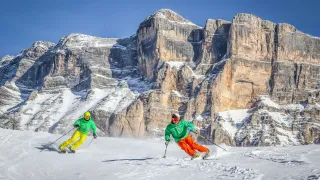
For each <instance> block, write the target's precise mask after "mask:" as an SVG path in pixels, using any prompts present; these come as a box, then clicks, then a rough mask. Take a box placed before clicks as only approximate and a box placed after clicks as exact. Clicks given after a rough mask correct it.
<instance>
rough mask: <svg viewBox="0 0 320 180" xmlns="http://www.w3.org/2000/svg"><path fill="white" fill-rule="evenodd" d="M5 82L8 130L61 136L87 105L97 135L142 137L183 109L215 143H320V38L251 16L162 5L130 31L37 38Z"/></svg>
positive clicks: (1, 101)
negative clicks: (201, 20) (202, 18)
mask: <svg viewBox="0 0 320 180" xmlns="http://www.w3.org/2000/svg"><path fill="white" fill-rule="evenodd" d="M0 79H1V81H0V86H1V87H0V97H1V98H0V127H4V128H12V129H22V130H23V129H28V130H35V131H48V132H52V133H61V132H65V131H66V130H67V129H68V128H70V127H71V126H72V122H73V121H74V120H75V119H77V118H79V117H81V115H82V112H84V111H87V110H90V111H91V112H92V114H93V117H94V119H95V122H96V124H97V126H98V128H99V133H100V135H106V136H116V137H118V136H125V137H136V138H142V137H145V136H155V135H161V136H162V135H163V128H164V127H165V126H166V125H167V124H168V123H169V122H170V116H171V114H172V113H174V112H175V113H177V112H178V113H180V114H181V115H183V117H184V118H185V119H187V120H190V121H192V122H193V123H194V124H196V125H197V126H198V127H199V128H200V129H201V133H203V135H205V136H207V137H208V138H210V139H211V140H214V141H215V142H217V143H226V144H229V145H234V146H257V145H263V146H264V145H276V144H284V145H285V144H308V143H319V141H320V140H319V139H320V138H319V132H320V128H319V123H320V122H319V119H320V110H319V104H320V100H319V97H320V95H319V94H320V91H319V89H320V39H319V38H316V37H312V36H310V35H307V34H304V33H302V32H300V31H298V30H297V29H296V28H295V27H293V26H291V25H288V24H276V23H272V22H270V21H267V20H262V19H261V18H259V17H257V16H255V15H251V14H237V15H236V16H235V17H234V18H233V20H232V22H229V21H225V20H214V19H208V20H207V21H206V23H205V27H204V28H202V27H200V26H197V25H195V24H193V23H192V22H190V21H189V20H187V19H185V18H183V17H182V16H180V15H178V14H177V13H175V12H173V11H171V10H168V9H162V10H159V11H157V12H155V13H154V14H153V15H151V16H150V17H148V18H147V19H145V20H144V21H143V22H142V23H141V24H140V26H139V27H138V29H137V34H136V35H133V36H131V37H129V38H125V39H116V38H100V37H94V36H88V35H83V34H70V35H68V36H66V37H63V38H62V39H60V40H59V42H58V43H57V44H53V43H48V42H36V43H34V44H33V45H32V47H30V48H28V49H25V50H23V51H22V52H21V53H20V54H19V55H18V56H14V57H12V56H6V57H4V58H2V60H1V61H0ZM58 112H59V113H58ZM235 114H236V115H235Z"/></svg>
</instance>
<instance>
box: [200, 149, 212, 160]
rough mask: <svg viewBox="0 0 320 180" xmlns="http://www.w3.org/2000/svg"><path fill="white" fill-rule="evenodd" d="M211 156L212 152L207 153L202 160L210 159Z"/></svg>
mask: <svg viewBox="0 0 320 180" xmlns="http://www.w3.org/2000/svg"><path fill="white" fill-rule="evenodd" d="M210 156H211V153H210V151H209V152H206V154H205V155H204V156H203V157H202V159H207V158H208V157H210Z"/></svg>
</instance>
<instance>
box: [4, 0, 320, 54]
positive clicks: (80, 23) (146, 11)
mask: <svg viewBox="0 0 320 180" xmlns="http://www.w3.org/2000/svg"><path fill="white" fill-rule="evenodd" d="M319 7H320V1H319V0H304V1H301V0H263V1H262V0H196V1H195V0H192V1H191V2H188V1H187V0H156V1H153V0H112V1H110V0H54V1H52V0H51V1H48V0H6V1H2V2H1V5H0V24H1V25H0V44H1V45H0V57H2V56H4V55H7V54H9V55H16V54H18V53H19V52H20V51H21V50H22V49H24V48H27V47H30V45H31V44H32V43H33V42H35V41H37V40H42V41H50V42H55V43H56V42H58V40H59V39H60V38H61V37H63V36H66V35H68V34H70V33H83V34H88V35H95V36H100V37H119V38H123V37H128V36H130V35H132V34H134V33H135V32H136V30H137V28H138V26H139V23H140V22H142V21H143V20H144V19H145V18H146V17H148V16H149V15H151V14H153V13H154V12H155V11H157V10H159V9H162V8H168V9H172V10H173V11H175V12H177V13H178V14H180V15H182V16H183V17H185V18H187V19H189V20H191V21H192V22H194V23H195V24H198V25H200V26H204V24H205V22H206V20H207V19H208V18H214V19H226V20H232V17H233V16H234V15H235V14H236V13H252V14H255V15H257V16H259V17H261V18H262V19H267V20H270V21H273V22H277V23H279V22H286V23H289V24H292V25H294V26H295V27H297V28H298V29H299V30H300V31H303V32H305V33H308V34H311V35H313V36H318V37H320V20H319V17H320V13H319V12H320V10H319Z"/></svg>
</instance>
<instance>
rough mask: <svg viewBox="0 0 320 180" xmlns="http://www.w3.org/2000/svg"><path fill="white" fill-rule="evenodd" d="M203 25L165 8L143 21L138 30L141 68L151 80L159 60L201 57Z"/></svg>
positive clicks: (184, 60) (183, 59) (190, 60)
mask: <svg viewBox="0 0 320 180" xmlns="http://www.w3.org/2000/svg"><path fill="white" fill-rule="evenodd" d="M200 32H201V27H199V26H197V25H195V24H193V23H191V22H190V21H188V20H186V19H184V18H183V17H181V16H180V15H178V14H176V13H175V12H173V11H171V10H168V9H164V10H160V11H157V12H156V13H155V14H153V15H151V16H150V17H149V18H147V19H146V20H144V21H143V22H142V23H141V24H140V26H139V29H138V32H137V34H138V62H139V70H140V71H142V73H143V74H144V75H145V76H146V77H147V78H148V79H150V80H153V78H154V77H155V76H156V71H154V69H155V68H156V66H157V65H158V62H159V61H160V60H162V61H165V62H169V61H179V62H192V61H193V60H194V59H196V57H197V56H198V48H199V45H198V44H197V42H199V41H200V40H201V37H200V36H201V33H200Z"/></svg>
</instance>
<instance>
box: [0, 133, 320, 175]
mask: <svg viewBox="0 0 320 180" xmlns="http://www.w3.org/2000/svg"><path fill="white" fill-rule="evenodd" d="M70 135H71V134H68V135H67V136H64V137H63V138H61V139H60V140H58V142H56V143H54V144H53V145H51V146H48V144H49V143H51V142H53V141H55V140H56V139H58V138H59V137H60V135H53V134H49V133H44V132H37V133H36V132H31V131H13V130H5V129H0V146H1V148H0V179H3V180H25V179H28V180H43V179H56V180H60V179H61V180H62V179H94V180H100V179H101V180H102V179H112V180H116V179H130V180H131V179H137V180H141V179H155V180H161V179H181V180H185V179H190V180H194V179H197V180H201V179H221V180H222V179H223V180H231V179H232V180H235V179H236V180H238V179H249V180H250V179H252V180H253V179H255V180H258V179H272V180H280V179H281V180H282V179H290V180H300V179H313V180H318V179H320V156H319V153H320V148H319V145H308V146H290V147H251V148H249V147H230V148H228V152H223V151H222V150H221V149H219V148H217V147H216V146H213V145H210V146H207V147H209V149H210V150H211V151H212V153H213V155H212V156H211V157H210V158H209V159H207V160H190V157H188V156H187V154H186V153H185V152H183V151H182V150H181V149H180V148H179V147H178V146H177V144H176V143H174V142H172V143H170V144H169V146H168V150H167V154H166V158H163V155H164V151H165V145H164V141H163V140H162V139H157V140H155V139H149V140H137V139H125V138H107V137H98V139H96V140H93V142H92V144H91V145H90V146H88V145H89V142H90V141H91V140H92V137H91V136H89V137H88V139H87V140H86V142H85V143H84V144H83V145H82V146H81V147H80V148H79V150H77V152H76V153H75V154H59V153H57V147H58V146H59V144H60V143H62V142H63V141H64V140H66V139H67V138H69V137H70ZM41 150H43V151H42V152H40V151H41Z"/></svg>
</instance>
